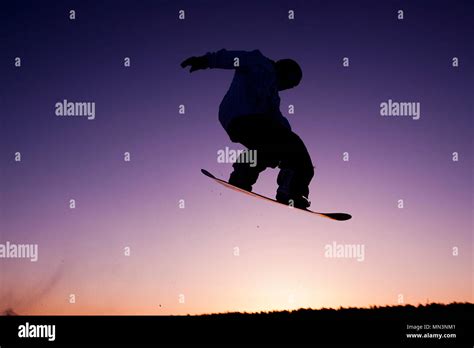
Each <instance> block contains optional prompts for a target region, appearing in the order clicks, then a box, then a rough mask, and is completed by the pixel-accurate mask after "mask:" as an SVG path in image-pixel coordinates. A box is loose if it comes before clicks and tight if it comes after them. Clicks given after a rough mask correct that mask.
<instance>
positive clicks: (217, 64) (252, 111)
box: [181, 49, 314, 209]
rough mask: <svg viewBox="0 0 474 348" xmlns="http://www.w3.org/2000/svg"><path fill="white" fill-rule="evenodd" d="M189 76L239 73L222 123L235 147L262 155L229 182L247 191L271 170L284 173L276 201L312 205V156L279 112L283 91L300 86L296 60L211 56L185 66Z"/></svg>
mask: <svg viewBox="0 0 474 348" xmlns="http://www.w3.org/2000/svg"><path fill="white" fill-rule="evenodd" d="M187 66H190V67H191V69H190V72H193V71H196V70H200V69H207V68H211V69H214V68H220V69H234V70H235V74H234V78H233V80H232V83H231V85H230V88H229V90H228V91H227V93H226V95H225V97H224V99H223V100H222V102H221V104H220V106H219V121H220V122H221V124H222V126H223V127H224V129H225V130H226V132H227V134H228V135H229V137H230V139H231V140H232V141H233V142H236V143H241V144H242V145H244V146H245V147H247V148H248V149H249V150H256V151H257V158H258V159H257V165H256V166H254V167H252V166H251V165H250V164H249V163H241V162H243V161H237V162H236V163H234V164H233V168H234V171H233V172H232V173H231V175H230V179H229V183H230V184H232V185H235V186H237V187H240V188H242V189H244V190H247V191H252V185H253V184H255V182H256V181H257V179H258V175H259V174H260V173H261V172H262V171H264V170H265V169H266V168H276V167H277V166H278V167H279V168H280V172H279V174H278V179H277V183H278V185H279V186H278V190H277V194H276V200H277V201H279V202H282V203H285V204H289V203H290V200H291V201H292V203H293V205H294V206H295V207H298V208H303V209H304V208H307V207H309V205H310V202H309V201H308V199H307V197H308V195H309V189H308V185H309V183H310V181H311V179H312V178H313V175H314V167H313V164H312V162H311V157H310V155H309V153H308V150H307V149H306V146H305V145H304V143H303V141H302V140H301V139H300V137H299V136H298V135H297V134H295V133H294V132H293V131H292V130H291V126H290V124H289V122H288V120H287V119H286V118H285V117H284V116H283V115H282V114H281V112H280V97H279V95H278V91H283V90H285V89H290V88H293V87H296V86H297V85H298V84H299V83H300V81H301V78H302V75H303V74H302V71H301V68H300V66H299V65H298V64H297V63H296V62H295V61H294V60H291V59H281V60H278V61H276V62H275V61H273V60H271V59H269V58H267V57H265V56H264V55H263V54H262V53H261V52H260V51H259V50H254V51H250V52H247V51H227V50H225V49H222V50H220V51H218V52H214V53H207V54H205V55H204V56H200V57H190V58H188V59H186V60H184V61H183V62H182V63H181V67H183V68H185V67H187Z"/></svg>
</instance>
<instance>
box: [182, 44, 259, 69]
mask: <svg viewBox="0 0 474 348" xmlns="http://www.w3.org/2000/svg"><path fill="white" fill-rule="evenodd" d="M264 59H267V58H265V57H264V56H263V55H262V54H261V53H260V51H259V50H254V51H227V50H225V49H222V50H220V51H217V52H209V53H207V54H205V55H203V56H200V57H189V58H187V59H185V60H184V61H183V62H182V63H181V67H182V68H186V67H187V66H190V67H191V69H190V70H189V72H193V71H196V70H200V69H207V68H211V69H216V68H218V69H237V68H243V67H246V66H250V65H254V64H258V63H260V62H261V61H262V60H264Z"/></svg>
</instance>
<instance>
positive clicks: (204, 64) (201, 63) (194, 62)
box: [181, 56, 209, 72]
mask: <svg viewBox="0 0 474 348" xmlns="http://www.w3.org/2000/svg"><path fill="white" fill-rule="evenodd" d="M187 66H190V67H191V69H190V70H189V72H193V71H196V70H200V69H207V68H209V59H208V58H207V56H201V57H189V58H187V59H185V60H184V61H183V62H182V63H181V67H182V68H186V67H187Z"/></svg>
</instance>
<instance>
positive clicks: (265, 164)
mask: <svg viewBox="0 0 474 348" xmlns="http://www.w3.org/2000/svg"><path fill="white" fill-rule="evenodd" d="M227 133H228V134H229V136H230V139H231V140H232V141H233V142H238V143H241V144H242V145H244V146H245V147H247V149H249V150H256V152H257V157H256V162H257V163H256V166H254V167H252V166H251V165H250V164H251V163H239V162H242V161H241V160H237V162H236V163H234V164H233V168H234V171H233V172H232V174H231V175H230V179H229V183H231V184H232V185H235V186H238V187H240V188H242V189H244V190H248V191H252V185H253V184H255V182H256V181H257V179H258V175H259V174H260V173H261V172H262V171H264V170H265V169H266V168H269V167H271V168H276V167H277V166H278V167H279V168H280V173H279V174H278V179H277V182H278V185H279V187H278V191H277V192H278V193H283V194H285V195H289V196H295V197H298V196H301V195H302V196H305V197H308V195H309V189H308V186H309V183H310V181H311V179H312V178H313V175H314V167H313V163H312V162H311V157H310V155H309V153H308V150H307V149H306V146H305V144H304V143H303V141H302V140H301V139H300V137H299V136H298V135H297V134H295V133H294V132H293V131H291V130H290V129H288V128H287V127H285V126H284V125H283V123H282V122H280V121H279V120H278V119H275V118H274V117H271V116H267V115H260V114H259V115H248V116H241V117H238V118H236V119H235V120H233V121H232V122H231V124H230V125H229V127H228V129H227ZM241 156H243V154H242V155H241Z"/></svg>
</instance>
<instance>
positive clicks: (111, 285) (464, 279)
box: [0, 1, 473, 314]
mask: <svg viewBox="0 0 474 348" xmlns="http://www.w3.org/2000/svg"><path fill="white" fill-rule="evenodd" d="M428 4H429V5H428ZM1 6H2V9H1V11H0V12H1V13H3V14H4V15H5V18H2V19H1V21H0V22H1V24H0V25H1V26H2V33H3V34H2V38H1V39H2V50H1V51H0V69H1V70H0V76H1V77H2V82H3V83H2V84H1V86H2V103H1V107H2V112H1V122H2V127H1V137H0V139H1V140H0V144H1V149H0V151H1V161H2V163H1V172H0V175H1V181H0V188H1V191H0V192H1V197H0V198H1V201H0V208H1V211H0V213H1V215H0V219H1V220H0V223H1V224H0V233H1V235H0V243H4V242H5V241H10V242H15V243H38V245H39V252H40V256H39V260H38V262H36V263H32V262H30V261H28V260H13V259H0V267H1V269H0V282H2V286H1V287H0V310H1V309H3V307H8V306H13V308H14V309H15V308H18V311H20V312H23V313H46V314H49V313H52V314H56V313H58V314H59V313H67V314H75V313H80V314H84V313H85V314H89V313H106V314H107V313H111V314H116V313H118V314H130V313H137V314H142V313H144V314H183V313H204V312H216V311H226V310H241V311H244V310H247V311H254V310H272V309H283V308H297V307H323V306H326V307H338V306H339V305H343V306H367V305H371V304H378V305H385V304H396V303H397V299H398V296H399V295H400V294H403V296H404V302H405V303H413V304H416V303H419V302H425V301H426V300H427V299H429V300H430V301H439V302H451V301H472V295H473V293H472V285H473V284H472V230H473V225H472V224H473V220H472V211H473V206H472V187H473V186H472V164H473V162H472V134H473V132H472V131H473V128H472V95H473V90H472V86H473V79H472V77H473V72H472V67H471V66H470V64H472V43H471V42H470V41H472V40H470V38H472V24H471V26H469V21H470V20H471V19H472V10H473V6H472V4H469V2H468V1H464V2H463V1H456V2H450V1H443V2H438V1H383V2H380V1H361V2H357V4H356V3H355V2H351V1H314V2H307V1H261V2H258V4H255V3H253V2H252V1H239V2H236V3H235V4H231V2H225V4H224V2H223V3H219V2H217V1H193V2H191V1H181V2H179V4H176V3H175V2H173V1H142V2H139V3H133V2H129V1H128V2H116V1H114V2H112V1H102V2H96V1H80V2H71V3H67V4H66V3H62V2H59V1H56V2H54V1H49V2H48V1H46V2H41V4H39V3H35V2H23V1H18V2H17V1H15V2H9V3H7V2H3V3H2V5H1ZM70 9H75V10H76V19H75V20H74V21H71V20H69V18H68V12H69V10H70ZM179 9H184V10H185V11H186V19H185V20H184V21H180V20H178V10H179ZM289 9H293V10H295V14H296V18H295V20H293V21H290V20H288V18H287V12H288V10H289ZM399 9H403V10H404V14H405V19H404V20H402V21H399V20H397V10H399ZM221 48H226V49H235V50H253V49H259V50H260V51H261V52H262V53H263V54H264V55H266V56H268V57H270V58H272V59H280V58H293V59H295V60H297V61H298V62H299V63H300V65H301V67H302V69H303V74H304V76H303V80H302V83H301V85H300V86H298V87H297V88H295V89H293V90H290V91H285V92H282V93H281V94H280V96H281V110H282V113H283V114H284V115H286V116H287V117H288V119H289V121H290V123H291V125H292V127H293V130H294V131H295V132H296V133H298V134H299V135H300V136H301V138H302V139H303V140H304V141H305V143H306V145H307V147H308V150H309V152H310V154H311V156H312V159H313V163H314V164H315V166H316V174H315V178H314V179H313V182H312V183H311V186H310V190H311V193H310V199H311V201H312V206H311V208H312V209H314V210H316V211H334V212H336V211H341V212H349V213H351V214H352V215H353V217H354V218H353V219H352V220H351V221H348V222H345V223H338V222H332V221H328V220H325V219H321V218H318V217H315V216H311V215H309V214H301V213H299V212H295V211H290V210H285V208H284V207H280V206H277V205H272V204H268V203H267V202H264V201H260V200H256V199H252V198H249V197H247V196H245V195H241V194H238V193H234V192H232V191H230V190H227V189H225V188H222V187H220V186H217V185H216V184H214V183H213V182H211V181H210V180H209V179H207V178H206V177H204V176H203V175H202V174H200V172H199V170H200V168H206V169H208V170H209V171H211V172H212V173H214V174H215V175H217V176H219V177H222V178H225V179H227V178H228V175H229V173H230V171H231V169H232V168H231V165H230V164H220V163H217V151H218V150H219V149H224V148H225V147H226V146H229V147H231V148H233V149H239V148H242V146H240V145H238V144H233V143H231V141H230V140H229V139H228V137H227V135H226V133H225V131H224V130H223V129H222V127H221V125H220V124H219V122H218V120H217V111H218V106H219V103H220V101H221V99H222V97H223V96H224V94H225V92H226V91H227V88H228V86H229V84H230V81H231V79H232V72H231V71H224V70H212V71H210V70H206V71H198V72H196V73H193V74H189V73H188V72H187V71H185V70H183V69H181V68H180V66H179V63H180V62H181V61H182V60H183V59H184V58H187V57H188V56H192V55H201V54H204V53H206V52H208V51H215V50H219V49H221ZM15 57H21V60H22V67H21V68H16V67H14V59H15ZM124 57H130V58H131V67H129V68H125V67H123V58H124ZM343 57H349V59H350V67H348V68H344V67H343V66H342V58H343ZM453 57H458V58H459V64H460V65H459V67H457V68H454V67H452V65H451V62H452V58H453ZM63 99H68V100H70V101H93V102H95V103H96V118H95V120H87V119H85V118H67V117H66V118H60V117H57V116H55V114H54V105H55V103H56V102H58V101H62V100H63ZM388 99H392V100H395V101H406V102H419V103H420V104H421V118H420V119H419V120H412V119H410V118H408V117H392V118H389V117H382V116H380V110H379V106H380V103H381V102H384V101H387V100H388ZM180 104H184V105H185V106H186V114H185V115H180V114H178V105H180ZM289 104H293V105H294V106H295V114H294V115H288V105H289ZM17 151H19V152H21V154H22V161H21V162H20V163H17V162H14V153H15V152H17ZM125 151H129V152H130V153H131V157H132V160H131V162H129V163H126V162H124V161H123V153H124V152H125ZM346 151H347V152H349V155H350V160H349V161H348V162H344V161H343V160H342V154H343V152H346ZM453 152H458V153H459V161H458V162H453V161H452V153H453ZM276 175H277V171H276V170H268V172H265V173H264V174H262V176H261V179H260V180H259V182H258V183H257V185H256V186H255V190H256V191H257V192H259V193H263V194H266V195H269V196H273V195H274V191H275V189H276V182H275V180H276ZM71 198H74V199H76V201H77V207H76V209H75V210H71V209H69V207H68V202H69V199H71ZM180 199H184V200H185V209H179V207H178V201H179V200H180ZM399 199H403V200H404V202H405V207H404V209H398V208H397V201H398V200H399ZM333 241H336V242H338V243H354V244H363V245H365V260H364V261H363V262H357V261H355V260H350V259H344V260H341V259H337V260H335V259H328V258H325V257H324V246H325V245H326V244H330V243H332V242H333ZM125 246H130V247H131V256H128V257H126V256H124V255H123V248H124V247H125ZM235 247H239V249H240V256H234V254H233V250H234V249H233V248H235ZM453 247H458V248H459V250H460V251H459V256H453V255H452V248H453ZM71 293H74V294H76V295H77V298H78V301H77V303H76V304H74V305H71V304H68V303H67V299H68V296H69V294H71ZM35 294H36V295H38V294H39V295H38V296H36V295H35ZM180 294H184V295H185V299H186V300H185V303H179V302H178V296H179V295H180ZM35 296H36V297H38V298H37V299H35V300H34V301H33V300H30V299H31V298H35ZM289 298H291V299H292V300H291V301H289V300H288V299H289ZM159 304H161V305H162V307H159Z"/></svg>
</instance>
